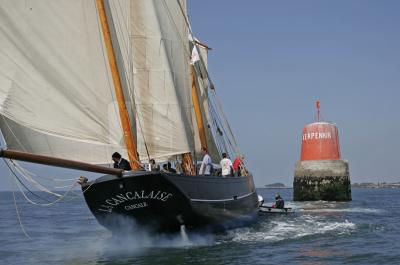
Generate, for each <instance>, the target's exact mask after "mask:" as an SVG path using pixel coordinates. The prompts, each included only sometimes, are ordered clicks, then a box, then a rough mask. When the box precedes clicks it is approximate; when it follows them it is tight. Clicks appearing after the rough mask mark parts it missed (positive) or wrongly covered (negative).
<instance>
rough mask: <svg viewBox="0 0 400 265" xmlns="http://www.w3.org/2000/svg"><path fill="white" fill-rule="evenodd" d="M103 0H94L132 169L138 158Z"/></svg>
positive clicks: (137, 166)
mask: <svg viewBox="0 0 400 265" xmlns="http://www.w3.org/2000/svg"><path fill="white" fill-rule="evenodd" d="M103 1H104V0H96V5H97V10H98V13H99V19H100V24H101V29H102V32H103V37H104V44H105V46H106V50H107V56H108V62H109V66H110V70H111V75H112V79H113V83H114V88H115V96H116V98H117V101H118V108H119V116H120V119H121V123H122V129H123V131H124V140H125V145H126V148H127V150H128V158H129V163H130V165H131V168H132V169H133V170H136V169H139V168H140V165H139V158H138V154H137V148H136V143H135V139H134V137H133V134H132V129H131V128H132V127H131V124H130V120H129V115H128V111H127V108H126V105H125V98H124V93H123V90H122V85H121V78H120V75H119V71H118V67H117V61H116V59H115V54H114V49H113V44H112V40H111V36H110V29H109V27H108V21H107V16H106V11H105V8H104V2H103Z"/></svg>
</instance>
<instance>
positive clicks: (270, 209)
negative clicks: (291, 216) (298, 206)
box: [259, 205, 294, 213]
mask: <svg viewBox="0 0 400 265" xmlns="http://www.w3.org/2000/svg"><path fill="white" fill-rule="evenodd" d="M259 211H260V212H262V213H293V212H294V210H293V209H292V208H290V207H287V208H286V207H285V208H274V207H272V206H264V205H261V206H260V208H259Z"/></svg>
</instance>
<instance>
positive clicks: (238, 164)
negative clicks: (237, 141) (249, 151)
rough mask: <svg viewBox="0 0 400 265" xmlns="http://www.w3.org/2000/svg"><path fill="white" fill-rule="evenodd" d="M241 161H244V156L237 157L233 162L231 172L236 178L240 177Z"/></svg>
mask: <svg viewBox="0 0 400 265" xmlns="http://www.w3.org/2000/svg"><path fill="white" fill-rule="evenodd" d="M243 160H244V156H243V155H239V156H238V157H236V158H235V160H234V161H233V172H234V173H235V176H236V177H238V176H240V175H241V172H240V168H241V167H242V166H243Z"/></svg>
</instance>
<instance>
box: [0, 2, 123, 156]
mask: <svg viewBox="0 0 400 265" xmlns="http://www.w3.org/2000/svg"><path fill="white" fill-rule="evenodd" d="M102 40H103V37H102V33H101V30H100V26H99V22H98V15H97V10H96V6H95V2H94V1H87V0H71V1H52V0H41V1H23V0H14V1H5V0H2V1H0V114H1V117H0V126H1V130H2V133H3V136H4V138H5V140H6V143H7V145H8V147H9V148H12V149H16V150H21V151H28V152H32V153H35V154H42V155H51V156H56V157H62V158H67V159H73V160H79V161H84V162H90V163H106V162H109V161H110V156H111V153H112V152H114V151H119V152H122V153H124V148H125V147H124V146H125V145H124V142H123V139H122V133H121V126H120V122H119V115H118V109H117V108H116V105H115V102H114V99H115V96H114V88H113V87H112V81H111V78H110V76H111V75H110V73H109V69H108V61H107V56H105V51H104V47H103V41H102Z"/></svg>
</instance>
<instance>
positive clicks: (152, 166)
mask: <svg viewBox="0 0 400 265" xmlns="http://www.w3.org/2000/svg"><path fill="white" fill-rule="evenodd" d="M149 162H150V163H149V164H150V171H160V166H159V165H157V164H156V161H155V160H154V159H150V160H149Z"/></svg>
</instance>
